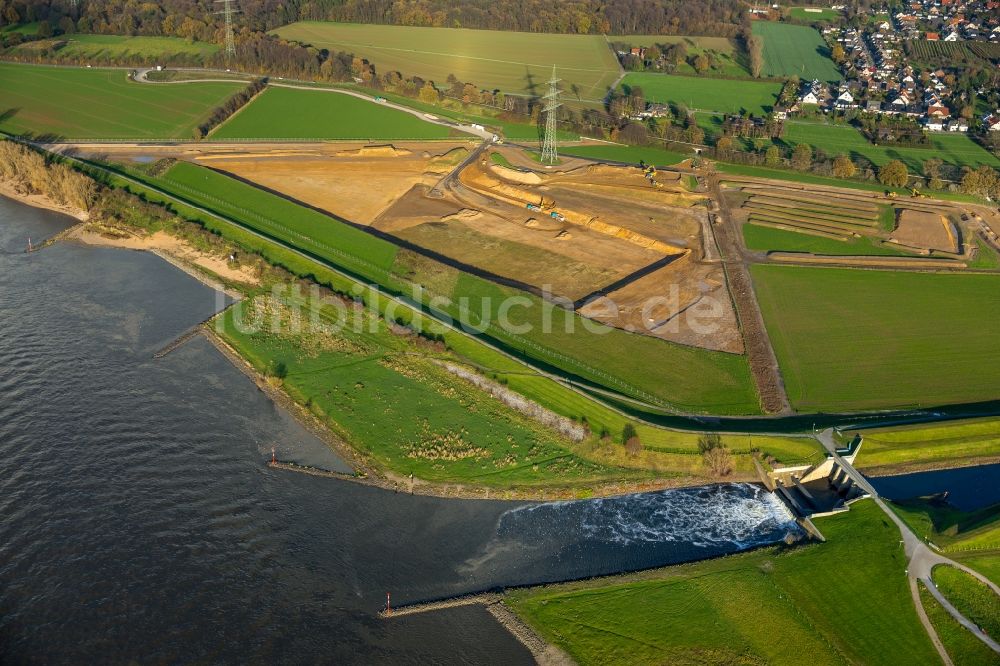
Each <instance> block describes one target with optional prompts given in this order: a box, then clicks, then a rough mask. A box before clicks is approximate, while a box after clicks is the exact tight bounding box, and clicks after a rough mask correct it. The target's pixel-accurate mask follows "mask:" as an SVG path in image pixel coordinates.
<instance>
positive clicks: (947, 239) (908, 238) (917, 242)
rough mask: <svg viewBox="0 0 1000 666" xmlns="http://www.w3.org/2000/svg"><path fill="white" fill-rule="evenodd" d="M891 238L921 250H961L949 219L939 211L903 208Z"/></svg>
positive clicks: (955, 251)
mask: <svg viewBox="0 0 1000 666" xmlns="http://www.w3.org/2000/svg"><path fill="white" fill-rule="evenodd" d="M889 238H890V239H891V240H893V241H895V242H897V243H899V244H901V245H906V246H907V247H913V248H919V249H921V250H925V251H926V250H942V251H944V252H954V253H957V252H959V247H958V239H957V238H956V237H955V234H954V233H953V232H952V229H951V224H950V223H949V222H948V219H947V218H946V217H945V216H944V215H941V214H939V213H927V212H922V211H916V210H909V209H907V210H903V212H902V213H900V215H899V222H898V223H897V225H896V230H895V231H893V232H892V235H891V236H889Z"/></svg>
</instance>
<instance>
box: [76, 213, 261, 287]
mask: <svg viewBox="0 0 1000 666" xmlns="http://www.w3.org/2000/svg"><path fill="white" fill-rule="evenodd" d="M66 237H67V238H69V239H72V240H75V241H79V242H81V243H85V244H87V245H99V246H104V247H119V248H123V249H127V250H142V251H146V252H156V253H157V254H160V253H163V254H166V255H169V256H170V257H173V258H175V259H179V260H180V261H182V262H184V263H187V264H193V265H194V266H197V267H199V268H202V269H204V270H207V271H209V272H210V273H213V274H215V275H218V276H219V277H221V278H223V279H225V280H229V281H232V282H240V283H243V284H249V285H254V286H256V285H259V284H260V276H259V275H258V274H257V271H255V270H254V269H252V268H250V267H248V266H236V265H233V264H232V263H230V262H229V260H228V259H227V258H226V257H220V256H216V255H212V254H209V253H206V252H201V251H199V250H197V249H195V248H194V247H192V246H191V245H190V244H189V243H187V242H185V241H184V240H182V239H180V238H177V237H176V236H171V235H170V234H168V233H166V232H164V231H157V232H156V233H154V234H150V235H148V236H139V235H136V234H132V233H128V234H122V235H119V234H118V233H115V234H114V235H112V234H106V233H100V232H99V231H98V230H96V229H95V228H92V227H90V226H89V225H80V226H78V227H76V228H75V229H73V231H72V232H70V233H69V234H67V236H66ZM209 286H212V287H213V288H218V285H214V284H212V285H209Z"/></svg>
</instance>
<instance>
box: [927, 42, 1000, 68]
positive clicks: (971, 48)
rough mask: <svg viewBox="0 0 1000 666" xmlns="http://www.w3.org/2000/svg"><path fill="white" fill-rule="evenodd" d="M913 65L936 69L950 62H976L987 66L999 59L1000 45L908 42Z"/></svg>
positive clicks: (987, 43)
mask: <svg viewBox="0 0 1000 666" xmlns="http://www.w3.org/2000/svg"><path fill="white" fill-rule="evenodd" d="M908 44H909V46H910V48H911V49H912V52H913V61H914V64H915V65H921V66H926V67H938V66H941V65H945V64H947V63H950V62H964V61H969V62H977V61H978V64H979V65H981V66H987V67H988V66H989V61H991V60H997V59H1000V44H996V43H993V42H987V41H982V42H980V41H969V42H942V41H936V42H929V41H927V40H926V39H917V40H911V41H909V42H908Z"/></svg>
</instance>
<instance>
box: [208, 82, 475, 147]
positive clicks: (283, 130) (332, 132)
mask: <svg viewBox="0 0 1000 666" xmlns="http://www.w3.org/2000/svg"><path fill="white" fill-rule="evenodd" d="M453 134H456V135H461V136H467V135H464V134H460V133H457V132H453V131H452V130H451V129H450V128H448V127H445V126H443V125H437V124H434V123H429V122H426V121H424V120H421V119H420V118H418V117H417V116H415V115H412V114H409V113H406V112H405V111H400V110H398V109H393V108H390V107H386V106H381V105H379V104H378V103H376V102H373V101H368V100H365V99H359V98H357V97H354V96H353V95H346V94H343V93H337V92H331V91H328V90H301V89H293V88H280V87H274V86H271V87H269V88H268V89H267V90H265V91H264V92H263V93H261V94H260V95H258V96H257V98H256V99H254V100H253V101H252V102H250V104H248V105H247V106H245V107H244V108H243V109H242V110H240V111H239V113H236V114H235V115H233V116H232V117H231V118H230V119H229V120H228V121H227V122H225V123H223V124H222V126H220V127H219V128H218V129H216V131H215V132H213V133H212V138H213V139H361V140H376V141H377V140H389V139H396V140H398V139H445V138H448V137H449V136H452V135H453Z"/></svg>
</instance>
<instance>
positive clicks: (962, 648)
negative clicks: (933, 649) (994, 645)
mask: <svg viewBox="0 0 1000 666" xmlns="http://www.w3.org/2000/svg"><path fill="white" fill-rule="evenodd" d="M919 586H920V604H921V605H922V606H923V607H924V612H925V613H927V618H928V619H929V620H930V621H931V624H932V625H933V626H934V631H935V632H936V633H937V635H938V638H940V639H941V644H942V645H944V649H945V652H947V653H948V656H949V657H951V660H952V662H953V663H955V664H961V665H962V666H993V665H994V664H996V660H997V655H996V653H995V652H993V650H991V649H990V648H989V647H987V646H986V644H984V643H983V642H982V641H981V640H979V639H978V638H977V637H975V636H974V635H972V632H970V631H969V630H968V629H966V628H965V627H963V626H962V625H960V624H959V623H958V621H957V620H956V619H955V618H953V617H952V616H951V615H950V614H949V613H948V611H946V610H945V609H944V606H942V605H941V604H940V603H939V602H938V600H937V599H935V598H934V596H933V595H932V594H931V593H930V592H929V591H928V590H927V587H926V586H925V585H924V584H923V583H919Z"/></svg>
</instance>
